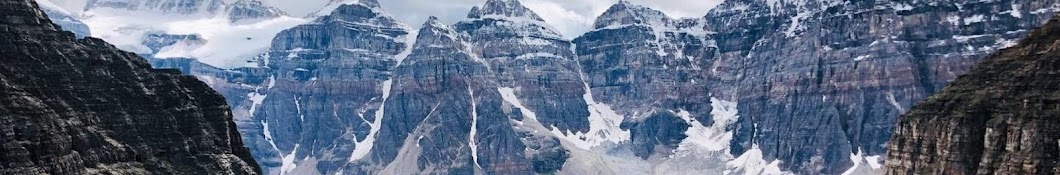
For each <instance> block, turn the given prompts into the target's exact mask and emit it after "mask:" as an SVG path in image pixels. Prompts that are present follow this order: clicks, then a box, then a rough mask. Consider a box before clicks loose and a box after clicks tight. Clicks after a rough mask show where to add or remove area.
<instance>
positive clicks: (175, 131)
mask: <svg viewBox="0 0 1060 175" xmlns="http://www.w3.org/2000/svg"><path fill="white" fill-rule="evenodd" d="M37 8H38V7H37V5H36V3H34V2H33V1H31V0H4V1H0V16H4V20H3V21H2V22H0V31H4V32H0V38H3V39H0V45H2V46H3V47H0V48H3V49H0V55H4V57H5V60H6V61H4V62H3V63H0V94H3V95H0V101H4V103H3V104H2V105H0V118H2V119H0V132H2V133H3V134H2V136H0V174H260V170H259V169H258V167H257V164H256V163H254V160H253V159H252V158H251V157H250V152H249V150H248V149H247V148H245V147H243V144H242V140H241V139H240V137H239V134H238V133H237V132H236V125H235V124H234V123H232V122H231V119H232V118H231V111H230V109H229V108H228V106H227V105H226V104H225V103H224V99H223V98H222V97H221V96H220V95H219V94H217V93H216V92H214V91H213V90H211V89H210V88H209V87H208V86H206V85H205V84H203V83H202V82H200V81H198V80H196V79H195V78H193V77H189V76H183V75H180V74H179V72H177V71H175V70H156V69H151V68H150V65H149V64H147V62H146V61H144V60H143V59H142V58H140V57H137V56H136V55H135V54H132V53H129V52H124V51H120V50H118V49H117V48H115V47H113V46H112V45H109V44H107V43H106V42H103V41H102V40H99V39H95V38H85V39H77V38H75V35H74V34H73V33H69V32H63V31H59V26H57V25H54V24H52V23H51V21H50V20H48V18H47V17H46V15H45V14H44V13H43V12H42V11H40V10H38V9H37Z"/></svg>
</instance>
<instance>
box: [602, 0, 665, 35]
mask: <svg viewBox="0 0 1060 175" xmlns="http://www.w3.org/2000/svg"><path fill="white" fill-rule="evenodd" d="M672 22H673V19H672V18H670V17H669V16H667V15H666V14H665V13H663V12H662V11H659V10H655V9H651V8H648V7H645V6H641V5H637V4H633V3H630V2H629V1H624V0H623V1H619V2H618V3H616V4H615V5H612V6H611V7H610V8H608V9H607V11H606V12H604V14H603V15H600V17H599V18H597V19H596V22H595V23H594V24H593V27H594V28H607V27H615V26H624V25H651V26H669V25H671V24H672Z"/></svg>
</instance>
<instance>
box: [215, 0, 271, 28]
mask: <svg viewBox="0 0 1060 175" xmlns="http://www.w3.org/2000/svg"><path fill="white" fill-rule="evenodd" d="M225 11H226V12H225V13H226V15H228V20H229V21H231V22H233V23H252V22H256V21H260V20H262V19H269V18H275V17H279V16H284V15H286V13H284V12H283V11H282V10H280V9H277V8H275V7H272V6H268V5H266V4H264V3H262V2H261V1H258V0H239V1H236V2H233V3H232V4H229V5H228V6H227V7H225Z"/></svg>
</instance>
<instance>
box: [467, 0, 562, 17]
mask: <svg viewBox="0 0 1060 175" xmlns="http://www.w3.org/2000/svg"><path fill="white" fill-rule="evenodd" d="M486 17H492V18H496V17H508V18H527V19H531V20H535V21H544V19H542V18H541V16H538V15H537V14H536V13H534V12H533V11H531V10H530V9H529V8H526V6H523V4H522V3H519V1H518V0H489V1H486V4H485V5H483V6H482V7H481V8H479V7H475V8H473V9H472V10H471V13H469V14H468V18H486Z"/></svg>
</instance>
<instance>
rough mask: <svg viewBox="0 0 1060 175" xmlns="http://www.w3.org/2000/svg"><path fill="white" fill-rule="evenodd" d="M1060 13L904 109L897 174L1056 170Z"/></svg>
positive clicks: (894, 155) (896, 141) (894, 146)
mask: <svg viewBox="0 0 1060 175" xmlns="http://www.w3.org/2000/svg"><path fill="white" fill-rule="evenodd" d="M1058 43H1060V16H1056V17H1054V18H1053V19H1052V20H1050V21H1049V22H1048V23H1047V24H1046V25H1045V26H1044V27H1041V28H1038V29H1036V30H1034V31H1033V32H1031V33H1030V36H1028V37H1027V38H1026V39H1024V40H1023V41H1021V42H1019V44H1017V45H1015V46H1013V47H1011V48H1007V49H1004V50H1001V51H1000V52H997V53H994V54H991V55H990V56H989V57H987V58H985V59H983V61H982V62H980V63H979V64H977V65H975V66H974V68H972V69H971V71H969V73H968V74H965V75H962V76H960V77H959V78H957V79H956V80H954V81H953V83H951V84H950V85H949V86H946V87H945V88H943V89H942V90H941V92H939V93H938V94H936V95H934V96H931V97H929V98H927V100H925V101H924V102H923V103H920V104H918V105H917V106H915V107H913V108H912V109H911V110H910V112H909V113H906V114H904V115H902V117H901V119H900V121H899V123H898V124H897V127H896V129H895V131H896V133H895V135H894V137H893V138H892V140H891V145H890V146H888V147H887V148H888V149H889V150H888V154H887V158H888V160H887V169H888V170H887V172H888V173H890V174H1056V173H1060V166H1058V165H1057V159H1058V156H1060V155H1057V151H1058V150H1060V149H1058V147H1057V144H1056V143H1057V142H1058V141H1060V127H1058V126H1057V125H1058V124H1060V119H1058V118H1057V115H1056V112H1057V110H1056V109H1057V95H1056V94H1057V93H1056V92H1057V87H1058V86H1057V84H1058V82H1057V81H1056V80H1055V78H1053V77H1056V75H1057V70H1058V69H1060V67H1057V65H1058V64H1057V63H1058V60H1057V58H1060V52H1058V51H1057V45H1058Z"/></svg>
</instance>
